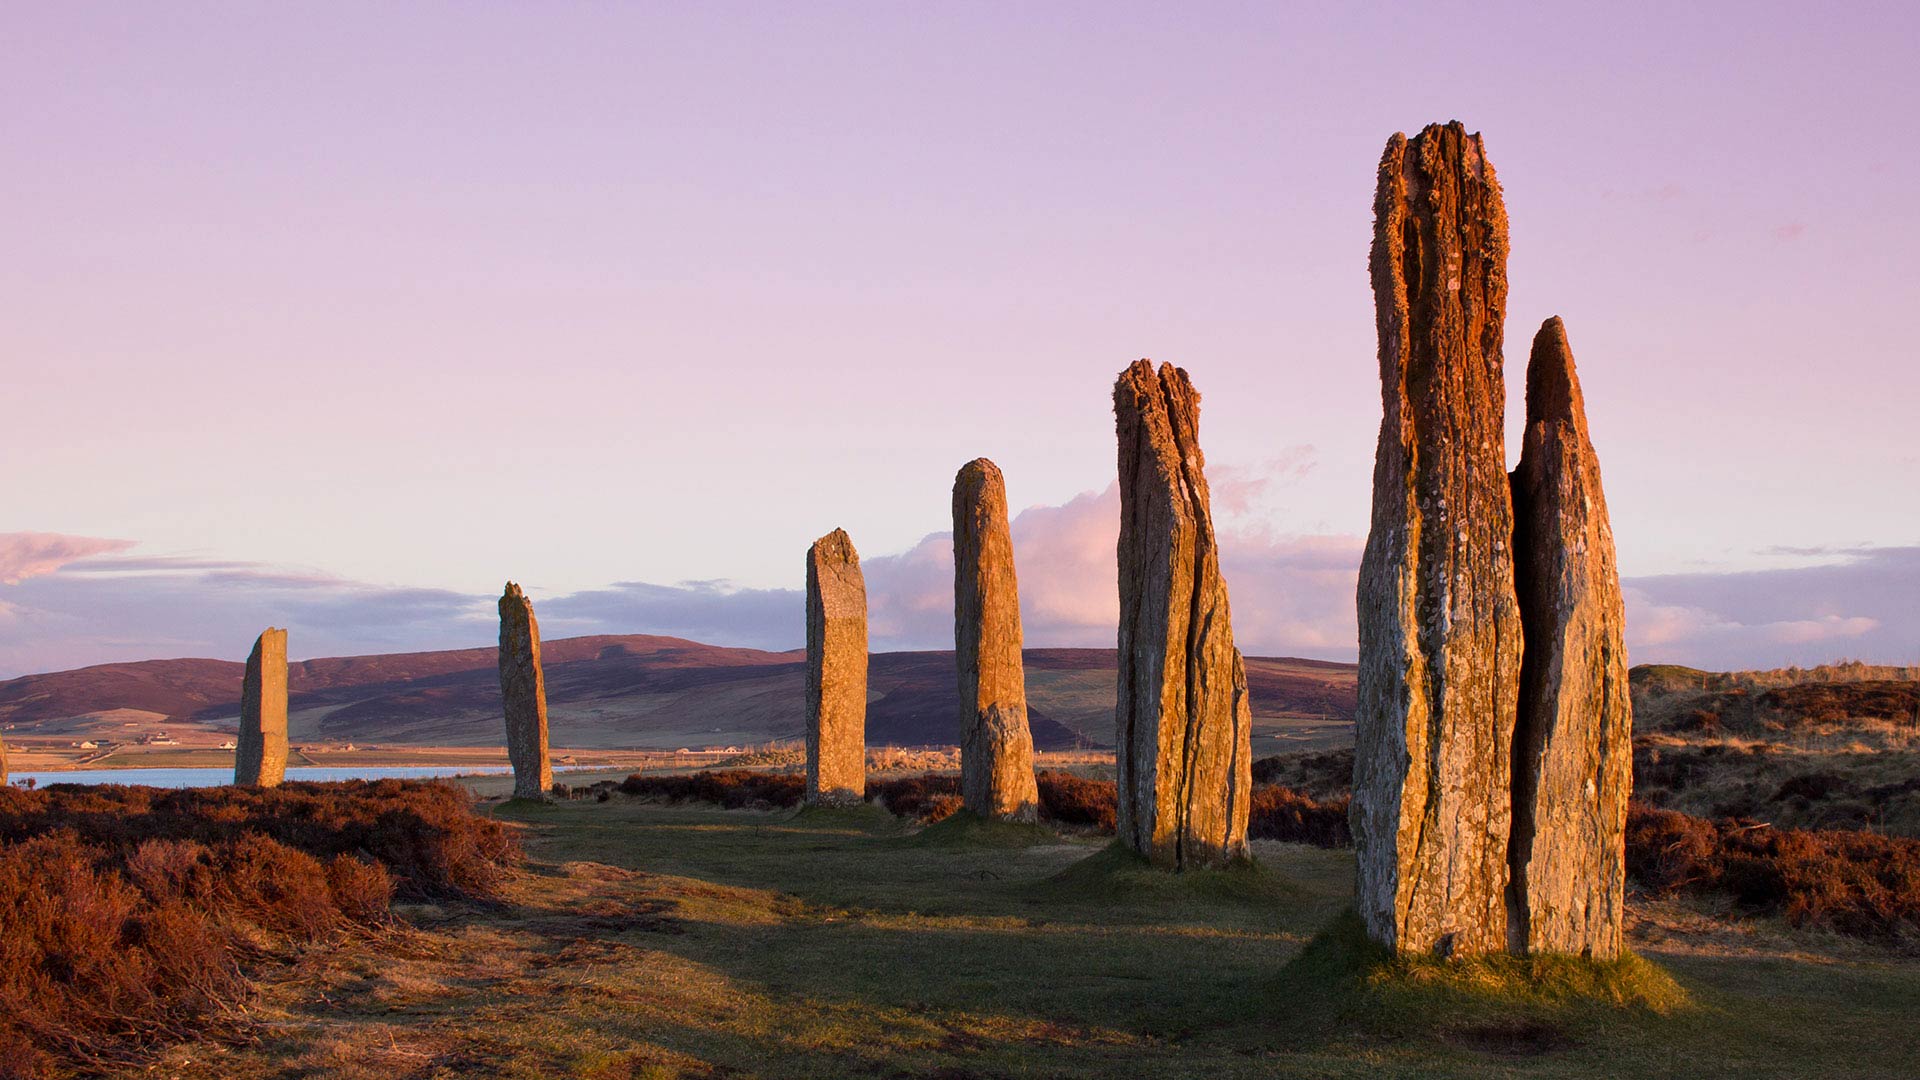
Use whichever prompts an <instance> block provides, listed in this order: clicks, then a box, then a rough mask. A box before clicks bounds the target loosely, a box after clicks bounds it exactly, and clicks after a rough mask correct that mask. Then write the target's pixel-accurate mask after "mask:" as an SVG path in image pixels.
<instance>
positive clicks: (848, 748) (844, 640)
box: [807, 529, 867, 806]
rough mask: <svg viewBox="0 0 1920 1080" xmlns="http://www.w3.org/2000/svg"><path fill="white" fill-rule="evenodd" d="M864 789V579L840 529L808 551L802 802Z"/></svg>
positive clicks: (844, 799) (844, 800) (855, 795)
mask: <svg viewBox="0 0 1920 1080" xmlns="http://www.w3.org/2000/svg"><path fill="white" fill-rule="evenodd" d="M866 792H867V582H866V578H865V577H863V576H862V575H861V573H860V554H859V552H857V551H855V550H853V540H852V539H851V538H850V537H848V536H847V533H846V530H845V529H835V530H833V531H832V532H830V533H828V534H827V535H825V536H823V537H821V538H820V539H818V540H815V541H814V542H813V546H812V547H810V548H808V549H807V802H809V803H814V804H817V805H828V806H835V805H840V806H844V805H852V804H854V803H858V802H859V801H860V800H861V799H863V798H865V797H866Z"/></svg>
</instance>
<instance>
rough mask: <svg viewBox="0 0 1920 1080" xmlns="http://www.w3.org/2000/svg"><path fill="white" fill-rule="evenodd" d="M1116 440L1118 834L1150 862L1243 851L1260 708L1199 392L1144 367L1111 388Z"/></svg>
mask: <svg viewBox="0 0 1920 1080" xmlns="http://www.w3.org/2000/svg"><path fill="white" fill-rule="evenodd" d="M1113 412H1114V426H1115V429H1116V432H1117V434H1118V436H1119V442H1120V542H1119V547H1118V558H1119V568H1120V672H1119V688H1118V689H1119V694H1118V701H1117V703H1116V707H1115V717H1114V719H1115V727H1116V733H1115V739H1116V742H1115V746H1116V755H1115V756H1116V759H1117V765H1118V776H1117V780H1118V783H1117V785H1116V786H1117V788H1118V792H1119V803H1120V805H1119V832H1120V838H1121V840H1122V841H1124V842H1125V843H1126V844H1127V845H1128V846H1130V847H1132V848H1133V849H1134V850H1135V851H1138V852H1140V853H1141V854H1143V855H1145V856H1147V858H1149V859H1150V860H1152V861H1153V862H1154V863H1156V864H1158V865H1161V866H1167V867H1173V868H1186V867H1190V866H1207V865H1218V864H1221V863H1224V862H1226V861H1228V860H1230V859H1233V858H1235V857H1238V856H1243V855H1245V854H1246V849H1247V810H1248V807H1249V804H1250V803H1249V800H1250V799H1251V795H1252V790H1253V774H1252V754H1251V747H1250V745H1249V740H1250V738H1251V733H1252V727H1253V711H1252V706H1251V704H1250V703H1249V701H1248V698H1247V680H1246V668H1245V665H1244V664H1243V663H1242V662H1241V659H1240V653H1239V650H1237V649H1235V648H1234V646H1233V625H1232V620H1231V618H1230V617H1229V613H1228V607H1227V587H1226V583H1225V582H1224V581H1223V580H1221V577H1220V556H1219V548H1218V545H1217V544H1216V543H1215V541H1214V534H1213V512H1212V509H1211V507H1210V505H1209V502H1208V496H1207V478H1206V473H1205V470H1206V459H1205V457H1204V456H1202V454H1201V453H1200V439H1199V429H1200V394H1199V392H1198V391H1196V390H1195V389H1194V388H1193V383H1192V382H1190V381H1189V380H1188V379H1187V373H1186V372H1185V371H1183V370H1181V369H1179V368H1177V367H1174V366H1173V365H1171V364H1162V365H1160V370H1159V371H1158V372H1157V373H1156V372H1155V371H1154V368H1153V364H1152V363H1151V362H1149V361H1146V360H1141V361H1138V362H1136V363H1134V364H1133V365H1132V366H1131V367H1129V368H1127V370H1125V371H1123V372H1121V373H1120V378H1119V380H1118V381H1117V382H1115V383H1114V387H1113Z"/></svg>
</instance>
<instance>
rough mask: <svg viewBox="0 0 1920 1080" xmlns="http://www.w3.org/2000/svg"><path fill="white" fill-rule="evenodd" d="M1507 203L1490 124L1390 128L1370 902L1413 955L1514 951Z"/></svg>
mask: <svg viewBox="0 0 1920 1080" xmlns="http://www.w3.org/2000/svg"><path fill="white" fill-rule="evenodd" d="M1506 258H1507V216H1506V211H1505V208H1504V206H1503V205H1502V202H1501V195H1500V185H1499V182H1498V181H1497V180H1496V179H1495V176H1494V171H1493V166H1492V165H1491V164H1489V163H1488V161H1487V159H1486V155H1485V151H1484V149H1483V147H1482V145H1481V141H1480V137H1479V136H1478V135H1469V134H1467V132H1466V130H1465V129H1464V128H1462V127H1461V125H1460V124H1458V123H1453V124H1447V125H1444V126H1442V125H1434V126H1431V127H1428V128H1427V129H1426V130H1425V131H1423V132H1421V133H1420V134H1419V135H1418V136H1417V137H1415V138H1413V139H1411V140H1409V139H1408V138H1407V137H1406V136H1404V135H1395V136H1394V137H1393V138H1392V140H1390V141H1389V142H1388V144H1387V149H1386V153H1385V155H1384V156H1383V157H1382V158H1381V161H1380V172H1379V186H1378V190H1377V193H1376V196H1375V201H1374V235H1373V251H1372V258H1371V269H1372V275H1373V290H1374V307H1375V315H1376V320H1377V324H1378V329H1379V337H1380V352H1379V361H1380V384H1381V397H1382V400H1383V403H1384V406H1385V409H1384V411H1385V416H1384V418H1383V420H1382V422H1381V425H1380V442H1379V448H1378V451H1377V454H1376V457H1375V460H1374V474H1373V522H1372V528H1371V531H1370V533H1369V535H1368V537H1367V546H1366V551H1365V554H1364V555H1363V557H1362V562H1361V568H1360V581H1359V590H1358V597H1357V600H1358V609H1359V611H1358V614H1359V629H1360V672H1359V712H1358V716H1357V718H1356V724H1355V742H1356V746H1355V760H1354V790H1353V803H1352V811H1351V812H1352V824H1353V833H1354V844H1355V848H1356V855H1357V859H1358V864H1359V872H1358V887H1357V895H1356V902H1357V904H1358V906H1359V909H1360V914H1361V916H1362V918H1363V919H1364V921H1365V923H1366V926H1367V930H1368V932H1369V933H1370V934H1371V935H1372V936H1373V937H1374V939H1376V940H1378V941H1380V942H1382V943H1383V944H1386V945H1388V946H1390V947H1392V948H1394V949H1396V950H1399V951H1402V952H1416V953H1438V954H1443V955H1447V954H1471V953H1484V952H1491V951H1496V950H1503V949H1505V948H1506V947H1507V925H1506V924H1507V909H1506V885H1507V840H1508V831H1509V826H1510V822H1511V818H1512V800H1511V792H1510V786H1509V776H1510V773H1511V769H1512V760H1513V755H1512V746H1513V728H1514V713H1515V708H1516V704H1517V701H1518V687H1519V679H1520V659H1521V638H1520V617H1519V610H1518V605H1517V603H1516V600H1515V595H1514V584H1513V563H1512V556H1511V552H1510V551H1509V550H1508V545H1509V544H1510V542H1511V540H1512V535H1513V510H1512V504H1511V501H1510V494H1509V491H1508V486H1507V476H1506V452H1505V446H1504V431H1503V420H1504V411H1505V402H1506V386H1505V383H1504V381H1503V377H1502V374H1501V334H1502V328H1503V324H1504V321H1505V317H1506V294H1507V274H1506Z"/></svg>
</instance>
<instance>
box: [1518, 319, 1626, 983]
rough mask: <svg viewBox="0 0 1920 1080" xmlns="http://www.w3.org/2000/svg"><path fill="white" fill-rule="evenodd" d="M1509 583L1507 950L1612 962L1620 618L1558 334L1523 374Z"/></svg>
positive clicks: (1619, 901) (1621, 705) (1579, 403)
mask: <svg viewBox="0 0 1920 1080" xmlns="http://www.w3.org/2000/svg"><path fill="white" fill-rule="evenodd" d="M1512 484H1513V506H1514V538H1513V552H1514V578H1515V582H1516V585H1515V588H1516V592H1517V593H1518V596H1519V601H1520V617H1521V624H1522V626H1523V627H1524V630H1525V635H1526V639H1525V640H1526V644H1525V648H1524V650H1523V652H1524V654H1525V655H1524V658H1523V659H1522V662H1521V666H1520V709H1519V715H1518V720H1517V730H1516V731H1515V735H1514V739H1515V742H1514V764H1513V837H1512V841H1511V848H1510V850H1509V853H1508V856H1509V862H1510V865H1511V867H1512V875H1513V876H1512V880H1511V882H1510V883H1509V885H1508V897H1509V905H1508V915H1509V918H1510V925H1509V926H1508V933H1509V936H1510V940H1511V943H1512V945H1513V947H1514V948H1515V950H1516V951H1525V950H1546V951H1550V952H1563V953H1575V954H1583V955H1589V956H1596V957H1613V956H1616V955H1618V954H1619V952H1620V948H1621V919H1622V913H1623V911H1624V904H1625V897H1626V884H1627V881H1626V878H1627V872H1626V865H1625V863H1624V861H1623V858H1624V856H1623V847H1622V843H1623V841H1622V836H1623V834H1624V832H1625V829H1626V823H1627V797H1628V795H1629V793H1630V792H1631V791H1632V789H1633V701H1632V697H1631V694H1630V690H1629V686H1628V679H1627V643H1626V622H1627V617H1626V608H1625V604H1624V602H1623V601H1622V598H1621V595H1620V572H1619V568H1618V567H1617V566H1616V565H1615V561H1614V547H1613V527H1612V525H1611V524H1610V523H1609V521H1608V518H1607V498H1606V494H1605V493H1604V492H1603V491H1602V490H1601V485H1600V462H1599V459H1598V458H1597V457H1596V456H1595V454H1594V451H1593V443H1592V441H1591V439H1590V438H1589V437H1588V434H1587V416H1586V403H1585V400H1584V398H1583V397H1582V395H1581V393H1580V377H1579V375H1578V374H1576V373H1575V371H1574V366H1573V351H1572V349H1571V348H1569V347H1568V345H1567V334H1566V328H1565V327H1563V326H1562V325H1561V323H1560V320H1559V319H1557V318H1555V319H1548V320H1547V322H1546V324H1545V325H1543V326H1542V327H1541V328H1540V332H1539V334H1538V335H1537V336H1535V338H1534V341H1533V355H1532V359H1531V360H1530V361H1529V363H1528V365H1527V428H1526V436H1525V441H1524V444H1523V446H1522V450H1521V454H1520V465H1519V467H1518V468H1517V469H1515V470H1514V472H1513V478H1512Z"/></svg>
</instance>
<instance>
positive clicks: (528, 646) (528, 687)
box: [500, 581, 553, 799]
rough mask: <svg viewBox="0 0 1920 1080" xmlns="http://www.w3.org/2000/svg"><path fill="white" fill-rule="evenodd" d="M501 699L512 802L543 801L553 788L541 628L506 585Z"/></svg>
mask: <svg viewBox="0 0 1920 1080" xmlns="http://www.w3.org/2000/svg"><path fill="white" fill-rule="evenodd" d="M500 700H501V703H502V705H503V706H504V708H505V714H506V724H507V760H509V761H511V762H512V763H513V795H514V798H516V799H544V798H546V797H547V792H548V791H549V790H551V789H552V788H553V760H552V758H551V757H550V756H549V755H548V753H547V676H546V672H545V671H544V670H543V669H542V668H541V666H540V623H539V622H538V621H537V620H535V619H534V617H533V601H531V600H529V599H527V595H526V593H524V592H522V591H521V590H520V586H518V585H515V584H514V583H513V582H511V581H509V582H507V587H506V590H505V591H504V592H502V593H501V595H500Z"/></svg>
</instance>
